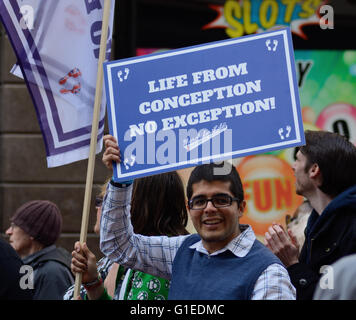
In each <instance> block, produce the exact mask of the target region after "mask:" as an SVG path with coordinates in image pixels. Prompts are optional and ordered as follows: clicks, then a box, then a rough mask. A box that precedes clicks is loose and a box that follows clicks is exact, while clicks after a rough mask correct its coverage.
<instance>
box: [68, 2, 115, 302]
mask: <svg viewBox="0 0 356 320" xmlns="http://www.w3.org/2000/svg"><path fill="white" fill-rule="evenodd" d="M110 8H111V0H104V10H103V22H102V28H101V39H100V51H99V59H98V73H97V78H96V90H95V101H94V110H93V122H92V131H91V138H90V151H89V160H88V168H87V177H86V184H85V194H84V204H83V213H82V225H81V229H80V240H79V241H80V243H81V244H83V243H84V242H86V239H87V233H88V221H89V210H90V202H91V192H92V188H93V176H94V166H95V156H96V145H97V139H98V138H97V137H98V126H99V118H100V105H101V101H102V92H103V63H104V61H105V56H106V43H107V39H108V27H109V19H110ZM81 283H82V274H81V273H76V275H75V285H74V296H73V298H74V299H76V298H77V297H79V295H80V286H81Z"/></svg>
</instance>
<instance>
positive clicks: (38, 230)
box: [6, 200, 74, 300]
mask: <svg viewBox="0 0 356 320" xmlns="http://www.w3.org/2000/svg"><path fill="white" fill-rule="evenodd" d="M10 220H11V225H10V227H9V228H8V229H7V230H6V234H7V235H8V236H9V237H10V238H9V242H10V244H11V246H12V247H13V248H14V249H15V250H16V252H17V253H18V255H19V256H20V257H21V259H22V261H23V263H24V264H25V265H28V266H30V267H31V268H32V269H33V275H34V280H33V281H34V283H33V285H34V288H33V298H34V299H35V300H62V297H63V293H64V291H65V290H66V289H67V288H68V287H69V286H70V285H71V284H72V283H73V281H74V277H73V274H72V273H71V270H70V260H71V258H70V254H69V252H67V251H66V250H65V249H63V248H57V247H56V245H55V242H56V241H57V239H58V238H59V236H60V233H61V227H62V216H61V213H60V211H59V208H58V207H57V206H56V205H55V204H54V203H53V202H51V201H47V200H34V201H29V202H26V203H25V204H23V205H22V206H21V207H19V208H18V209H17V210H16V212H15V214H14V215H13V216H12V218H11V219H10Z"/></svg>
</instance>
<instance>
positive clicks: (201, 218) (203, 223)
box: [188, 180, 245, 253]
mask: <svg viewBox="0 0 356 320" xmlns="http://www.w3.org/2000/svg"><path fill="white" fill-rule="evenodd" d="M192 189H193V194H192V197H191V199H194V198H196V197H202V198H206V199H210V198H212V197H214V196H217V195H229V196H231V197H234V195H233V194H232V193H231V191H230V182H224V181H212V182H207V181H205V180H202V181H200V182H198V183H194V184H193V186H192ZM244 207H245V202H242V203H241V204H240V207H239V206H238V202H237V201H232V204H231V206H227V207H223V208H215V207H214V206H213V204H212V202H211V201H209V202H208V203H207V206H206V208H205V209H199V210H194V209H190V208H189V207H188V210H189V213H190V217H191V219H192V222H193V224H194V227H195V229H196V231H197V232H198V233H199V235H200V237H201V239H202V242H203V245H204V247H205V248H206V249H207V250H208V252H209V253H212V252H214V251H217V250H220V249H222V248H223V247H225V246H226V245H227V244H228V243H229V242H230V241H231V240H232V239H233V238H235V237H236V236H238V235H239V234H240V229H239V217H241V216H242V212H243V209H244Z"/></svg>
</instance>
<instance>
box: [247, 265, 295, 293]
mask: <svg viewBox="0 0 356 320" xmlns="http://www.w3.org/2000/svg"><path fill="white" fill-rule="evenodd" d="M251 299H252V300H295V299H296V290H295V288H294V286H293V285H292V283H291V281H290V278H289V274H288V271H287V270H286V269H285V268H284V267H283V266H281V265H280V264H278V263H274V264H271V265H270V266H268V268H267V269H266V270H265V271H263V272H262V274H261V275H260V276H259V278H258V279H257V281H256V284H255V287H254V290H253V293H252V297H251Z"/></svg>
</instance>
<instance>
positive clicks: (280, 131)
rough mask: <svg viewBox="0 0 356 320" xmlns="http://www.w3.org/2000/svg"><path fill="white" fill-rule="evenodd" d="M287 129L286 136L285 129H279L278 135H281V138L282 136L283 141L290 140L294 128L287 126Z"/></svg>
mask: <svg viewBox="0 0 356 320" xmlns="http://www.w3.org/2000/svg"><path fill="white" fill-rule="evenodd" d="M285 129H286V134H285V135H283V133H284V129H283V128H279V129H278V134H279V136H280V138H281V139H282V140H284V139H285V138H289V136H290V133H291V131H292V127H291V126H289V125H288V126H286V128H285Z"/></svg>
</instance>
